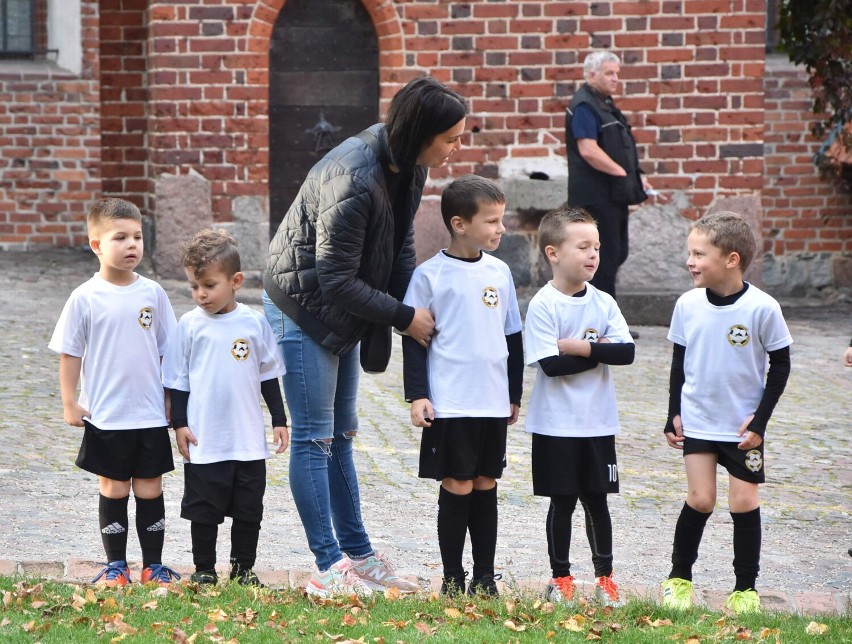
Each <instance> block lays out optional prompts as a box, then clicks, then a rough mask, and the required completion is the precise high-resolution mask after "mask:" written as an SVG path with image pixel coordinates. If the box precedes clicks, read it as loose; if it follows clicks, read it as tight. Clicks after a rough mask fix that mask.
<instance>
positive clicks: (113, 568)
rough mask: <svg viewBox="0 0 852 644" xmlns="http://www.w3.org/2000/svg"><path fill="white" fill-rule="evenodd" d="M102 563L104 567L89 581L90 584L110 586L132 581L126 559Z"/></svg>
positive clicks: (124, 584) (123, 584) (122, 584)
mask: <svg viewBox="0 0 852 644" xmlns="http://www.w3.org/2000/svg"><path fill="white" fill-rule="evenodd" d="M102 565H103V566H105V568H104V569H103V570H101V571H100V572H99V573H98V574H97V576H96V577H95V578H94V579H92V581H90V582H89V583H90V584H95V585H97V586H106V587H108V588H112V587H113V586H126V585H127V584H129V583H130V582H131V581H132V579H130V569H129V568H128V567H127V562H126V561H110V562H109V563H103V564H102Z"/></svg>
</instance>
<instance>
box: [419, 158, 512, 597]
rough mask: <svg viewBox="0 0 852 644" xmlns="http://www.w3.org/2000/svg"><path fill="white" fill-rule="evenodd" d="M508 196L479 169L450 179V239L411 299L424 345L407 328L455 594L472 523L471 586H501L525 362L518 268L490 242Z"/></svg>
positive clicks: (446, 200)
mask: <svg viewBox="0 0 852 644" xmlns="http://www.w3.org/2000/svg"><path fill="white" fill-rule="evenodd" d="M505 201H506V200H505V197H504V196H503V191H502V190H500V187H499V186H498V185H497V184H495V183H494V182H493V181H489V180H488V179H483V178H482V177H478V176H475V175H465V176H463V177H459V178H458V179H456V180H455V181H453V182H452V183H451V184H450V185H449V186H447V188H446V189H445V190H444V193H443V195H442V197H441V214H442V216H443V219H444V224H445V225H446V226H447V229H448V230H449V231H450V237H451V240H450V245H449V247H448V248H447V249H446V250H442V251H440V252H438V254H437V255H435V257H433V258H432V259H430V260H428V261H426V262H424V263H423V264H421V265H420V266H418V267H417V269H416V270H415V271H414V275H413V276H412V278H411V283H410V284H409V286H408V291H407V293H406V294H405V299H404V302H405V304H408V305H409V306H413V307H423V308H428V309H429V310H430V311H431V312H432V314H433V315H434V316H435V335H434V336H433V337H432V340H431V341H430V342H429V343H426V346H421V345H420V344H418V343H417V342H416V341H415V340H414V339H412V338H410V337H408V336H404V337H403V352H404V353H403V356H404V377H405V398H406V400H407V401H409V402H411V422H412V423H413V424H414V425H416V426H418V427H423V438H422V442H421V446H420V472H419V475H420V477H421V478H429V479H435V480H438V481H441V487H440V491H439V494H438V544H439V547H440V550H441V560H442V562H443V565H444V583H443V585H442V587H441V592H442V593H444V594H450V595H454V594H457V593H459V592H462V591H463V590H464V586H465V577H466V575H467V573H466V572H465V571H464V568H463V565H462V554H463V552H464V544H465V538H466V533H467V532H468V531H470V542H471V550H472V555H473V576H472V579H471V582H470V586H469V588H468V593H469V594H471V595H472V594H477V593H480V594H486V595H496V594H497V584H496V578H495V575H494V556H495V550H496V547H497V479H498V478H500V477H501V476H502V473H503V468H505V466H506V431H507V425H511V424H513V423H515V421H517V419H518V411H519V409H520V403H521V392H522V388H523V368H524V365H523V341H522V339H521V316H520V311H519V310H518V301H517V297H516V295H515V284H514V282H513V280H512V274H511V272H510V271H509V267H508V266H507V265H506V264H505V263H504V262H502V261H500V260H499V259H497V258H495V257H493V256H491V255H487V254H485V253H483V252H482V251H494V250H496V249H497V247H498V246H499V245H500V239H501V236H502V235H503V233H504V232H505V230H506V229H505V228H504V227H503V211H504V209H505ZM497 578H499V576H498V577H497Z"/></svg>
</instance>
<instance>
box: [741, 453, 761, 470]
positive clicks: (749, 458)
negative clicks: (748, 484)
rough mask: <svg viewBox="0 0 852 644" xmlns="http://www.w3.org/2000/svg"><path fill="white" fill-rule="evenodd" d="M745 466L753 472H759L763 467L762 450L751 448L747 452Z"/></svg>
mask: <svg viewBox="0 0 852 644" xmlns="http://www.w3.org/2000/svg"><path fill="white" fill-rule="evenodd" d="M745 466H746V467H747V468H748V469H749V470H751V471H752V472H755V473H757V472H759V471H760V468H762V467H763V456H761V455H760V450H757V449H750V450H749V451H747V452H746V456H745Z"/></svg>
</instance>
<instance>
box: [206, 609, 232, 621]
mask: <svg viewBox="0 0 852 644" xmlns="http://www.w3.org/2000/svg"><path fill="white" fill-rule="evenodd" d="M207 619H209V620H210V621H211V622H224V621H225V620H226V619H228V614H227V613H226V612H225V611H223V610H222V609H221V608H214V609H213V610H211V611H208V613H207Z"/></svg>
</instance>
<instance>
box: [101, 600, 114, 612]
mask: <svg viewBox="0 0 852 644" xmlns="http://www.w3.org/2000/svg"><path fill="white" fill-rule="evenodd" d="M101 608H103V609H104V610H118V603H116V601H115V597H107V598H106V599H104V600H103V601H102V602H101Z"/></svg>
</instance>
